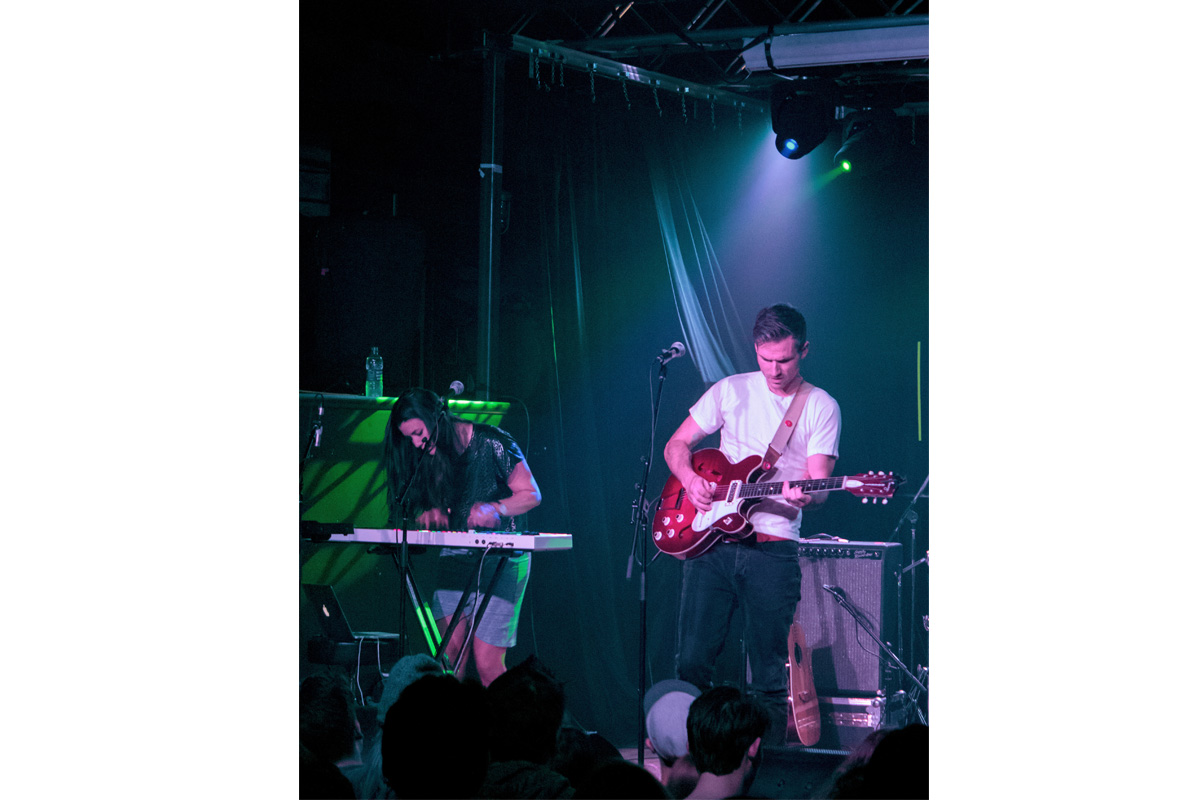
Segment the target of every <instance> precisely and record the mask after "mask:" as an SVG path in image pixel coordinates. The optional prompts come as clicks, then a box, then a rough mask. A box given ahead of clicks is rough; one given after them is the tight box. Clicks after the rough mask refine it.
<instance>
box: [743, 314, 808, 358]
mask: <svg viewBox="0 0 1200 800" xmlns="http://www.w3.org/2000/svg"><path fill="white" fill-rule="evenodd" d="M807 335H808V325H807V323H805V321H804V315H803V314H801V313H800V312H799V311H797V310H796V309H795V308H794V307H792V306H790V305H788V304H787V303H777V304H776V305H773V306H767V307H766V308H764V309H763V310H762V311H759V312H758V316H756V317H755V318H754V344H755V345H760V344H762V343H763V342H778V341H780V340H782V339H786V338H787V337H789V336H792V337H794V338H795V339H796V349H800V348H802V347H804V343H805V341H807V340H806V339H805V338H804V337H805V336H807Z"/></svg>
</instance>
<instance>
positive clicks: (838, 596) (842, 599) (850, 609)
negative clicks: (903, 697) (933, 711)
mask: <svg viewBox="0 0 1200 800" xmlns="http://www.w3.org/2000/svg"><path fill="white" fill-rule="evenodd" d="M822 588H823V589H825V591H827V592H829V593H830V594H831V595H833V599H834V600H837V602H838V605H840V606H841V607H842V608H843V609H845V610H846V613H847V614H849V615H850V616H851V617H852V618H853V619H854V622H855V624H856V625H858V627H859V628H861V629H862V630H864V631H866V632H867V635H868V636H870V637H871V638H872V639H874V640H875V644H877V645H879V649H880V650H882V651H883V652H884V653H886V654H887V657H888V658H889V659H891V661H892V663H893V664H895V665H896V666H897V667H899V668H900V669H901V671H903V672H904V674H905V675H907V676H908V677H909V680H911V681H912V682H913V683H914V684H916V687H917V688H918V689H919V690H920V691H926V688H925V684H923V683H921V679H920V678H918V677H917V676H916V675H914V674H912V673H911V672H909V669H908V667H906V666H905V665H904V662H903V661H901V660H900V658H899V656H897V655H896V654H895V653H893V652H892V650H891V648H890V647H888V646H887V645H886V644H885V643H884V642H883V640H882V639H880V638H879V636H877V635H876V633H875V631H873V630H871V626H870V625H868V624H867V621H866V620H864V619H863V617H862V614H861V613H860V612H859V611H858V610H857V609H855V608H854V606H853V605H851V603H850V601H849V600H848V599H847V598H846V595H845V593H843V592H842V590H841V589H838V590H837V591H834V589H835V588H837V587H822ZM918 695H919V693H918ZM917 700H918V697H913V698H912V701H913V709H914V710H915V711H916V712H917V718H918V719H920V720H921V724H922V725H928V724H929V723H928V722H926V721H925V716H924V715H923V714H922V713H921V707H920V706H919V705H918V704H917Z"/></svg>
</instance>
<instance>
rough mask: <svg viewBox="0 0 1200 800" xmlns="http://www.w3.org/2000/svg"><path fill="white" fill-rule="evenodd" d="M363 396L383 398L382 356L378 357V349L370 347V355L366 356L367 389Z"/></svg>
mask: <svg viewBox="0 0 1200 800" xmlns="http://www.w3.org/2000/svg"><path fill="white" fill-rule="evenodd" d="M363 394H365V395H366V396H367V397H383V356H381V355H379V348H378V347H372V348H371V355H369V356H367V388H366V391H365V392H363Z"/></svg>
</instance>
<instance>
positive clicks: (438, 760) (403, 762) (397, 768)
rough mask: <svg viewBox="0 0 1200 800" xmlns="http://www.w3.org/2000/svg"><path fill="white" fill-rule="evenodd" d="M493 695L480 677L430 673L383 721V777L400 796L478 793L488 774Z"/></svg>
mask: <svg viewBox="0 0 1200 800" xmlns="http://www.w3.org/2000/svg"><path fill="white" fill-rule="evenodd" d="M490 723H491V720H490V714H489V712H488V702H487V694H486V692H485V691H484V688H483V685H482V684H480V683H479V682H478V681H475V680H467V681H463V682H459V680H458V679H457V678H455V677H454V676H453V675H427V676H425V677H423V678H420V679H418V680H416V681H415V682H413V683H412V684H411V685H409V686H408V687H407V688H406V689H405V690H404V691H402V692H401V693H400V697H399V698H398V699H397V700H396V702H395V703H394V704H392V707H391V708H390V709H388V712H387V716H386V717H385V719H384V723H383V744H382V762H383V776H384V778H385V779H386V780H387V783H388V786H390V787H391V789H392V791H393V792H395V794H396V796H397V797H399V798H422V797H427V798H435V797H436V798H442V797H474V796H475V793H476V791H478V789H479V787H480V786H481V785H482V784H483V779H484V776H485V775H486V774H487V766H488V747H487V731H488V729H489V728H490Z"/></svg>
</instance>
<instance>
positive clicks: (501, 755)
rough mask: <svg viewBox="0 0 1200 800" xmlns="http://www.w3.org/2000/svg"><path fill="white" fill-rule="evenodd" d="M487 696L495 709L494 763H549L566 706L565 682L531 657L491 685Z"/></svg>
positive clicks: (493, 731) (492, 740) (492, 746)
mask: <svg viewBox="0 0 1200 800" xmlns="http://www.w3.org/2000/svg"><path fill="white" fill-rule="evenodd" d="M487 694H488V700H489V701H490V703H491V706H492V731H491V742H490V743H491V751H492V760H493V761H532V762H533V763H534V764H548V763H549V762H550V760H551V759H552V758H554V752H555V749H556V747H557V743H558V729H559V728H560V727H562V721H563V714H564V713H565V712H566V707H567V703H566V694H565V692H564V690H563V684H562V682H561V681H559V680H558V679H557V678H556V677H554V674H553V673H552V672H551V671H550V669H549V668H548V667H546V665H545V664H543V663H542V662H541V661H540V660H539V659H538V657H537V656H534V655H531V656H529V657H528V658H526V659H525V660H524V661H522V662H521V663H520V664H517V665H516V666H515V667H513V668H512V669H509V670H507V671H505V672H502V673H501V674H500V675H499V677H497V678H496V680H494V681H492V682H491V683H490V684H489V685H488V687H487Z"/></svg>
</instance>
